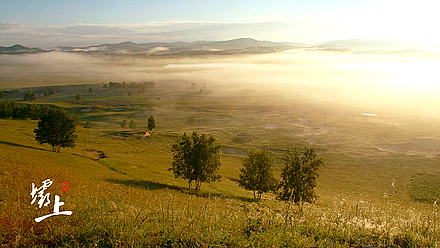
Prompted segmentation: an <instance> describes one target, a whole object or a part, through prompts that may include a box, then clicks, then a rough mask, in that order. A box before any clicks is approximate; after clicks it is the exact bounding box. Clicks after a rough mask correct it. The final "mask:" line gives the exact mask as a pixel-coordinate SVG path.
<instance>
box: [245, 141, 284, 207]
mask: <svg viewBox="0 0 440 248" xmlns="http://www.w3.org/2000/svg"><path fill="white" fill-rule="evenodd" d="M272 166H273V159H272V157H271V155H270V152H269V151H267V150H266V149H265V150H262V151H256V150H254V149H251V150H249V151H248V156H247V157H246V158H245V159H244V160H243V168H241V169H240V175H239V177H240V179H239V180H238V183H239V184H240V186H241V187H244V188H245V189H247V190H252V191H253V192H254V198H258V199H261V195H262V194H263V193H266V192H268V191H270V190H273V189H274V188H275V184H276V183H275V182H276V181H275V178H274V177H273V174H272ZM255 193H257V195H256V194H255Z"/></svg>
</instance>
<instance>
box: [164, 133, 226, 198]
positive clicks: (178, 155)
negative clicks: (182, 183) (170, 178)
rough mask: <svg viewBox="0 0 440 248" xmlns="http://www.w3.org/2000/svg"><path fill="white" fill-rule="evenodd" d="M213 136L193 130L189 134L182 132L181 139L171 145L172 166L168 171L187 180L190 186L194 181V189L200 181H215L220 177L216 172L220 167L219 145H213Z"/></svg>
mask: <svg viewBox="0 0 440 248" xmlns="http://www.w3.org/2000/svg"><path fill="white" fill-rule="evenodd" d="M214 142H215V138H214V136H207V135H206V134H202V135H199V134H198V133H197V132H193V133H192V135H191V136H188V135H187V134H186V133H184V134H183V136H182V137H181V140H180V141H178V142H177V143H176V144H174V145H173V147H172V148H171V151H172V152H173V162H172V164H171V165H172V167H171V168H169V169H168V170H169V171H172V172H173V173H174V176H175V177H176V178H179V177H181V178H182V179H184V180H188V187H189V188H191V185H192V183H193V182H195V189H196V190H200V186H201V184H202V182H215V181H217V180H219V179H220V178H221V176H220V175H219V174H218V173H217V171H218V168H219V167H220V165H221V163H220V154H219V153H220V149H221V146H220V145H215V144H214Z"/></svg>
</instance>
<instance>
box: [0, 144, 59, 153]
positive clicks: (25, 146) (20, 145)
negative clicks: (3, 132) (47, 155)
mask: <svg viewBox="0 0 440 248" xmlns="http://www.w3.org/2000/svg"><path fill="white" fill-rule="evenodd" d="M0 144H4V145H9V146H16V147H24V148H31V149H36V150H40V151H46V152H47V151H52V150H48V149H43V148H38V147H33V146H27V145H22V144H17V143H12V142H8V141H0Z"/></svg>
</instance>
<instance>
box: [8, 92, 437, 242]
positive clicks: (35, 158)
mask: <svg viewBox="0 0 440 248" xmlns="http://www.w3.org/2000/svg"><path fill="white" fill-rule="evenodd" d="M64 87H65V88H63V91H60V90H59V89H57V93H56V94H55V95H53V96H51V97H49V98H44V99H40V100H39V101H38V103H40V104H52V105H58V106H62V107H64V108H65V109H67V110H68V111H69V112H71V113H74V114H78V115H79V116H80V120H81V125H80V126H79V127H78V128H77V134H78V140H77V146H76V147H75V148H65V149H62V151H61V153H53V152H52V151H51V148H50V147H49V146H48V145H39V144H38V143H37V142H35V140H34V134H33V132H32V131H33V129H34V128H35V127H36V125H37V121H35V120H11V119H7V120H0V133H1V135H0V182H1V187H0V244H2V245H5V246H23V247H25V246H26V247H27V246H47V247H62V246H67V247H89V246H91V247H96V246H97V247H148V246H150V247H154V246H156V245H157V246H158V247H180V246H185V247H196V246H206V247H211V246H221V247H228V246H229V247H231V246H232V247H236V246H241V247H270V246H274V247H282V246H289V247H312V246H319V247H349V246H375V245H378V246H400V247H410V246H417V245H420V246H436V245H437V246H438V245H439V244H440V239H439V238H438V237H439V236H440V235H439V234H440V231H439V230H438V225H439V224H440V223H439V220H438V208H437V205H436V204H433V203H434V201H436V200H438V197H439V195H440V191H439V189H438V187H436V186H435V185H436V182H438V175H439V173H440V168H439V167H438V164H439V158H438V156H437V157H435V156H434V157H426V156H422V155H420V154H419V155H417V151H413V152H414V153H415V154H412V155H411V154H405V153H399V152H390V151H383V150H380V149H378V148H377V147H376V144H381V143H386V142H388V143H396V144H398V143H405V142H408V141H410V140H411V139H415V138H430V139H435V138H438V136H439V135H440V133H439V132H438V131H436V127H437V123H435V122H420V121H419V122H417V123H415V122H412V121H410V120H409V119H405V118H403V117H402V118H395V117H394V116H391V115H384V116H383V117H377V118H370V117H363V116H361V115H355V114H353V113H352V112H350V111H346V110H338V111H336V110H331V109H330V108H325V106H320V108H317V107H316V106H314V105H311V104H304V103H301V102H300V101H297V102H295V101H290V100H285V99H277V98H276V97H270V94H267V93H266V94H258V93H257V92H252V91H242V92H238V93H237V94H236V95H232V96H231V95H229V96H225V95H223V94H221V92H216V91H214V90H211V91H203V92H200V91H199V90H197V91H195V90H189V89H186V86H182V87H180V88H179V87H175V88H171V87H169V86H166V85H162V86H159V87H157V88H156V89H154V90H149V91H148V92H147V93H146V94H140V93H137V92H136V93H135V94H133V95H132V96H130V97H129V96H128V95H127V94H126V93H127V91H128V90H127V89H124V90H122V89H121V90H113V89H112V90H110V89H102V88H98V87H97V86H95V87H96V88H94V91H93V92H92V93H88V88H89V87H88V86H87V87H86V86H84V87H83V88H78V87H76V88H75V87H73V88H69V86H64ZM60 92H66V93H60ZM67 92H69V93H67ZM77 93H81V94H82V95H83V99H82V100H81V101H75V100H74V97H73V95H74V94H77ZM150 115H154V117H155V119H156V124H157V129H156V130H155V133H154V134H153V136H151V137H149V138H142V137H140V136H134V135H130V136H128V135H127V134H132V133H137V132H138V131H145V130H146V125H147V122H146V119H147V118H148V116H150ZM191 116H194V118H195V123H193V124H190V123H188V121H187V120H188V117H191ZM123 119H127V120H130V119H133V120H135V121H136V123H137V129H135V130H131V129H128V128H127V129H124V128H121V126H120V123H121V122H122V120H123ZM86 120H88V121H90V122H92V128H91V129H86V128H83V127H82V125H83V123H84V122H85V121H86ZM192 130H196V131H199V132H203V133H210V134H213V135H215V137H216V139H217V141H218V142H219V143H220V144H221V145H223V154H222V155H221V160H222V166H221V167H220V174H221V175H222V176H223V178H222V180H221V182H216V183H212V184H202V189H201V191H200V192H194V191H190V190H188V189H187V188H186V187H187V183H186V182H185V181H183V180H181V179H175V178H174V176H173V174H172V173H171V172H169V171H168V170H167V169H168V168H169V167H170V164H171V161H172V154H171V151H170V147H171V145H172V144H173V143H174V142H176V140H177V137H178V135H179V134H181V133H183V132H191V131H192ZM292 145H298V146H303V145H307V146H311V147H315V148H316V149H317V151H318V153H319V157H321V158H322V159H323V160H324V163H325V165H324V167H322V168H321V169H320V171H319V174H320V177H319V178H318V182H317V184H318V186H317V189H316V191H317V194H318V196H319V198H318V200H317V203H316V204H312V205H311V204H306V205H304V206H303V207H302V208H300V207H299V206H293V205H289V204H285V203H283V202H278V201H275V200H274V196H273V195H272V194H266V195H263V198H265V199H263V200H262V201H260V202H256V201H254V200H253V198H252V197H253V196H252V193H251V192H247V191H245V190H244V189H242V188H240V187H239V186H238V183H237V182H236V181H237V179H238V175H239V169H240V167H241V159H242V156H240V154H243V153H244V154H245V153H246V150H247V149H249V148H258V149H260V148H269V149H271V150H272V151H273V152H274V153H273V155H274V158H275V171H274V172H275V175H279V173H280V172H281V168H282V166H283V165H282V161H281V159H280V156H281V154H282V152H283V151H284V149H287V148H288V147H290V146H292ZM100 154H105V158H99V155H100ZM48 178H50V179H52V180H53V185H52V186H51V187H50V188H49V189H48V191H47V192H50V193H51V196H50V197H51V200H53V196H54V195H55V194H57V195H59V196H60V197H61V201H62V202H64V203H65V205H63V206H61V208H60V211H64V210H70V211H73V214H72V216H54V217H50V218H48V219H46V220H44V221H42V222H40V223H36V222H34V218H36V217H40V216H43V215H46V214H49V213H51V212H52V210H53V209H52V206H53V204H52V203H51V204H50V205H49V206H48V207H42V208H41V209H40V208H38V207H37V205H36V204H34V205H31V201H32V198H31V196H30V192H31V190H32V188H31V185H32V183H35V184H36V185H37V187H39V185H41V182H42V181H43V180H46V179H48ZM66 180H69V190H68V191H67V192H62V189H63V182H65V181H66ZM417 201H419V202H417ZM422 202H425V203H422Z"/></svg>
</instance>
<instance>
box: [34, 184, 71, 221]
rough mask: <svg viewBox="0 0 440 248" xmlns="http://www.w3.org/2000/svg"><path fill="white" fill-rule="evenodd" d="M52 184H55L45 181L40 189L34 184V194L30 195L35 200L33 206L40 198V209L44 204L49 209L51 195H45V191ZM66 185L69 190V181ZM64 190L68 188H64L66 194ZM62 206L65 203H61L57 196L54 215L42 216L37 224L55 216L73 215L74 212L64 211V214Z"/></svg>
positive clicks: (37, 219)
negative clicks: (61, 209)
mask: <svg viewBox="0 0 440 248" xmlns="http://www.w3.org/2000/svg"><path fill="white" fill-rule="evenodd" d="M52 183H53V182H52V180H50V179H47V180H44V181H43V182H42V184H43V185H42V186H41V187H39V188H36V187H35V184H34V183H32V192H31V193H30V195H31V196H32V198H33V199H32V202H31V204H34V203H35V201H36V199H37V198H38V197H39V198H40V200H39V201H38V205H39V207H40V208H41V207H42V206H43V204H44V206H45V207H47V206H48V205H49V204H50V199H49V198H50V193H46V194H44V191H45V190H46V189H47V188H49V187H50V186H51V185H52ZM63 184H64V183H63ZM65 184H66V186H67V190H68V189H69V187H68V180H66V182H65ZM64 188H66V187H63V192H64ZM67 190H66V191H67ZM37 193H38V194H37ZM45 201H46V203H45ZM62 205H64V202H61V201H60V197H59V196H58V195H55V203H54V206H53V213H51V214H48V215H45V216H41V217H39V218H36V219H35V222H40V221H42V220H44V219H46V218H48V217H51V216H55V215H72V213H73V212H72V211H62V212H60V206H62Z"/></svg>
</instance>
